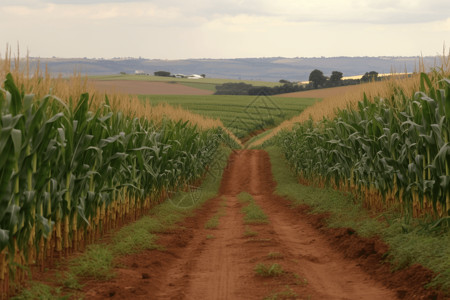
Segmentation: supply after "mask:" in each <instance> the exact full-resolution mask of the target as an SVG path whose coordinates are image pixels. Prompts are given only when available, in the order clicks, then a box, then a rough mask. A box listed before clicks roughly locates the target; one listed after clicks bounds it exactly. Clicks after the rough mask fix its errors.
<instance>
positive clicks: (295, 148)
mask: <svg viewBox="0 0 450 300" xmlns="http://www.w3.org/2000/svg"><path fill="white" fill-rule="evenodd" d="M408 94H409V95H408ZM449 136H450V79H449V78H448V75H447V76H446V75H445V73H444V72H438V71H434V72H431V73H429V74H425V73H421V74H420V90H419V91H413V92H409V91H404V90H402V89H400V88H397V89H396V91H395V92H394V93H393V94H392V95H391V96H390V97H389V98H384V99H380V98H375V99H367V97H365V96H364V99H363V100H362V101H360V102H359V103H358V105H357V106H356V107H348V108H346V109H343V110H339V111H338V112H337V114H336V116H335V117H334V118H333V119H324V120H322V121H319V122H316V123H314V122H312V121H309V122H305V123H302V124H298V125H297V126H296V127H295V128H294V129H293V130H292V131H285V132H282V133H280V134H279V135H278V136H277V137H276V142H277V144H278V145H280V146H281V148H282V149H283V152H284V154H285V157H286V158H287V160H288V161H289V162H290V165H291V166H292V168H293V169H294V170H295V171H296V172H297V174H298V175H299V177H300V178H301V181H302V182H304V183H309V184H315V185H318V186H324V185H331V186H333V187H335V188H339V189H342V190H346V191H351V192H353V193H354V194H355V195H357V196H359V197H361V198H362V199H363V200H364V204H365V205H366V206H367V207H369V208H371V209H375V210H383V209H385V208H386V206H396V207H397V208H399V209H401V210H402V212H403V213H404V214H405V216H410V217H414V216H421V215H425V214H426V215H431V216H432V217H434V218H441V217H443V218H446V217H447V216H448V215H449V212H450V172H449V169H450V145H449Z"/></svg>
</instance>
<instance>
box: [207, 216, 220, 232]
mask: <svg viewBox="0 0 450 300" xmlns="http://www.w3.org/2000/svg"><path fill="white" fill-rule="evenodd" d="M217 227H219V216H218V215H215V216H213V217H212V218H211V219H209V220H208V221H207V222H206V223H205V228H206V229H216V228H217Z"/></svg>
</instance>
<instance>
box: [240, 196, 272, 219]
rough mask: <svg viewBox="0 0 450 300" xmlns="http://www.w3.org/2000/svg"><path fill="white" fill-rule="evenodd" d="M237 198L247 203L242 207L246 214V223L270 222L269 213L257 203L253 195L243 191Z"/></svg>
mask: <svg viewBox="0 0 450 300" xmlns="http://www.w3.org/2000/svg"><path fill="white" fill-rule="evenodd" d="M237 198H238V200H239V202H240V203H242V204H247V205H246V206H244V207H243V208H242V209H241V212H242V213H243V214H244V223H245V224H265V223H268V222H269V220H268V218H267V215H266V214H265V213H264V211H263V210H262V209H261V207H259V206H258V205H257V204H256V203H255V200H254V199H253V197H252V195H250V194H248V193H246V192H241V193H240V194H239V195H237Z"/></svg>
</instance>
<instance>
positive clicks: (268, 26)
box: [0, 0, 450, 58]
mask: <svg viewBox="0 0 450 300" xmlns="http://www.w3.org/2000/svg"><path fill="white" fill-rule="evenodd" d="M449 11H450V1H441V0H428V1H425V0H424V1H422V0H420V1H419V0H409V1H405V0H397V1H390V0H376V1H375V0H366V1H361V0H360V1H355V0H341V1H325V0H323V1H311V0H308V1H306V0H284V1H278V2H275V1H268V0H258V1H256V0H246V1H243V0H222V1H210V0H191V1H185V0H184V1H183V0H152V1H148V0H142V1H124V0H116V1H114V0H103V1H102V0H92V1H91V0H89V1H87V0H78V1H75V0H52V1H45V0H2V6H0V28H8V30H5V31H4V32H3V33H2V34H1V35H0V47H1V46H2V44H5V43H10V44H15V43H16V42H17V41H19V42H20V43H21V45H23V46H24V47H29V48H30V50H31V55H37V56H38V55H41V56H53V55H55V56H66V57H70V56H88V57H113V56H143V57H155V58H183V57H184V58H186V57H244V56H322V55H323V56H338V55H416V54H419V53H420V51H423V52H424V54H427V53H428V54H435V52H436V51H435V50H433V49H436V48H437V50H438V51H439V50H440V48H442V44H443V43H444V41H445V38H447V37H448V36H450V19H449V17H448V12H449ZM11 24H14V26H12V25H11ZM411 33H414V34H411Z"/></svg>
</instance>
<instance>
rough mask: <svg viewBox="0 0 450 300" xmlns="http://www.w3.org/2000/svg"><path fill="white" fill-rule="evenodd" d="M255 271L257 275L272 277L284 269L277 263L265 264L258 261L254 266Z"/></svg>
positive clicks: (281, 272)
mask: <svg viewBox="0 0 450 300" xmlns="http://www.w3.org/2000/svg"><path fill="white" fill-rule="evenodd" d="M254 270H255V272H256V274H257V275H260V276H263V277H274V276H280V275H281V274H283V272H284V270H283V268H282V267H281V266H280V265H279V264H272V265H266V264H263V263H259V264H257V265H256V266H255V269H254Z"/></svg>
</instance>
